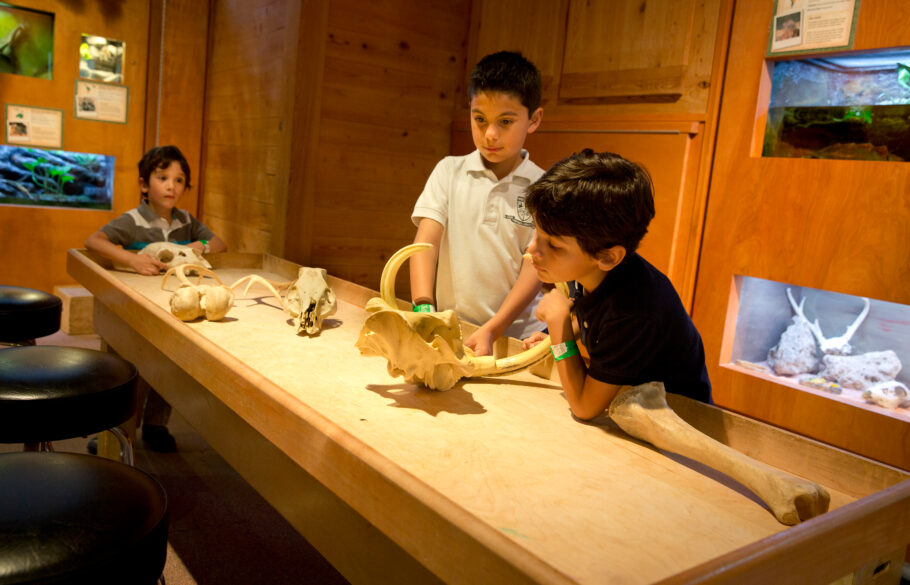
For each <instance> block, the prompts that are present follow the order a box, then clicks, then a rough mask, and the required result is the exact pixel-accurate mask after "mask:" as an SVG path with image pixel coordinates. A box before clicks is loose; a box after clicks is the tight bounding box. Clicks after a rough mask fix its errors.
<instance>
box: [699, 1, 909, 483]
mask: <svg viewBox="0 0 910 585" xmlns="http://www.w3.org/2000/svg"><path fill="white" fill-rule="evenodd" d="M772 9H773V6H772V4H771V3H754V4H752V3H739V4H737V9H736V14H735V18H734V22H733V31H732V35H733V38H734V39H736V40H737V42H735V43H733V44H732V46H731V52H730V56H729V59H730V62H731V63H735V64H736V66H735V67H731V68H729V69H728V72H727V76H726V80H725V87H728V88H735V91H733V90H731V91H727V92H726V93H725V95H724V98H723V103H722V114H721V118H720V125H719V129H718V138H717V155H716V162H715V165H714V170H713V175H712V181H711V192H710V196H709V204H708V215H707V219H706V227H705V235H704V242H703V245H702V253H701V261H700V265H699V273H698V285H697V288H696V294H695V305H694V315H693V316H694V320H695V324H696V326H697V327H698V329H699V331H700V332H701V334H702V337H703V338H704V340H705V349H706V352H707V359H708V366H709V369H710V376H711V381H712V384H713V387H714V390H715V400H716V401H717V403H718V404H720V405H722V406H725V407H727V408H730V409H732V410H736V411H739V412H743V413H745V414H748V415H750V416H754V417H756V418H759V419H762V420H765V421H768V422H771V423H772V424H775V425H778V426H782V427H785V428H788V429H791V430H794V431H796V432H799V433H802V434H806V435H808V436H811V437H814V438H816V439H820V440H822V441H825V442H828V443H831V444H834V445H838V446H840V447H843V448H846V449H848V450H851V451H854V452H857V453H861V454H863V455H866V456H869V457H872V458H875V459H878V460H881V461H886V462H888V463H890V464H893V465H898V466H900V467H903V468H904V469H908V468H910V425H908V424H907V423H906V422H905V421H902V420H900V419H898V418H894V417H889V416H887V415H884V414H880V413H878V412H875V411H874V410H872V409H868V410H867V409H864V408H862V407H853V406H850V405H846V404H843V403H837V402H835V401H833V400H828V399H826V398H822V397H820V396H816V395H813V394H810V393H808V392H803V391H800V390H796V389H793V388H790V387H787V386H783V385H780V384H775V383H773V382H771V381H768V380H763V379H760V378H758V377H755V376H751V375H749V374H747V373H745V371H734V370H732V369H730V368H721V367H719V365H718V364H719V363H720V362H721V361H722V360H725V359H729V353H728V356H727V358H725V357H724V351H725V350H724V347H723V346H724V343H723V342H722V340H723V334H724V328H725V325H726V323H727V321H728V320H729V319H732V317H728V316H727V313H728V311H729V310H730V308H731V306H733V304H734V302H735V298H734V297H735V295H731V284H732V280H733V276H734V275H746V276H753V277H758V278H763V279H769V280H774V281H779V282H785V283H790V284H793V285H798V286H806V287H811V288H817V289H825V290H830V291H835V292H839V293H845V294H850V295H857V296H867V297H870V298H874V299H880V300H885V301H891V302H895V303H902V304H910V287H908V286H907V284H906V283H907V282H908V281H910V246H908V240H907V228H906V226H907V225H910V207H908V203H907V202H908V196H907V195H908V193H910V164H908V163H904V162H899V163H885V162H864V161H845V160H810V159H792V158H762V157H761V156H759V155H758V154H756V153H755V151H754V150H753V149H754V146H753V145H755V144H760V143H761V136H762V135H763V131H764V128H763V125H762V120H763V119H764V112H765V111H766V108H767V99H768V93H769V92H768V88H767V86H766V85H763V84H765V83H766V81H767V73H766V71H765V57H764V52H765V49H766V47H767V41H768V38H767V34H768V30H769V23H770V22H771V17H772ZM907 17H908V8H907V4H906V3H905V2H902V1H899V0H883V1H881V2H864V3H863V4H862V7H861V9H860V12H859V19H858V22H857V24H856V30H857V35H856V41H855V48H856V49H857V50H862V49H875V48H879V47H883V46H894V45H904V46H906V45H910V29H908V28H907V27H905V26H904V27H895V26H894V24H893V23H894V22H897V21H902V22H906V19H907ZM756 119H757V121H756ZM781 301H782V302H784V303H786V300H785V299H781ZM823 327H824V325H823ZM726 343H727V345H728V346H729V344H730V343H732V340H731V341H727V342H726Z"/></svg>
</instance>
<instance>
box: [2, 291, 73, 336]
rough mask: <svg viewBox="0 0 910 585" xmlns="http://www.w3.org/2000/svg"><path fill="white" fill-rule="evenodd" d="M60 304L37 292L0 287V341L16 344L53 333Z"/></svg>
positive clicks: (61, 307)
mask: <svg viewBox="0 0 910 585" xmlns="http://www.w3.org/2000/svg"><path fill="white" fill-rule="evenodd" d="M62 312H63V301H62V300H60V298H58V297H56V296H54V295H52V294H48V293H46V292H43V291H40V290H34V289H31V288H22V287H19V286H0V341H6V342H10V343H16V342H20V341H29V340H32V339H37V338H39V337H44V336H45V335H50V334H51V333H56V332H57V331H58V330H59V329H60V315H61V313H62Z"/></svg>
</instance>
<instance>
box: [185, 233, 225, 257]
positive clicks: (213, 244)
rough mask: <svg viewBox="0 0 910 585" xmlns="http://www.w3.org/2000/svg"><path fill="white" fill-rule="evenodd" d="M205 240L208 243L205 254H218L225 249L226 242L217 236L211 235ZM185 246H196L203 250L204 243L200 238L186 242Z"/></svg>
mask: <svg viewBox="0 0 910 585" xmlns="http://www.w3.org/2000/svg"><path fill="white" fill-rule="evenodd" d="M207 241H208V243H209V251H208V252H206V253H207V254H218V253H220V252H226V251H227V244H226V243H225V242H224V240H222V239H221V238H219V237H218V236H212V239H210V240H207ZM187 246H188V247H190V248H196V249H197V250H199V251H200V252H205V244H203V243H202V242H201V241H200V240H196V241H195V242H190V243H189V244H187Z"/></svg>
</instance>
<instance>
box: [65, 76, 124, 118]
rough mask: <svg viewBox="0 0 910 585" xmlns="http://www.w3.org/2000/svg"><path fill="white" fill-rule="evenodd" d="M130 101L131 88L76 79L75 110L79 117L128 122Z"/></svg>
mask: <svg viewBox="0 0 910 585" xmlns="http://www.w3.org/2000/svg"><path fill="white" fill-rule="evenodd" d="M128 102H129V89H128V88H127V87H126V86H123V85H108V84H105V83H94V82H91V81H79V80H77V81H76V107H75V109H74V112H75V114H76V117H77V118H80V119H83V120H96V121H98V122H119V123H121V124H126V114H127V104H128Z"/></svg>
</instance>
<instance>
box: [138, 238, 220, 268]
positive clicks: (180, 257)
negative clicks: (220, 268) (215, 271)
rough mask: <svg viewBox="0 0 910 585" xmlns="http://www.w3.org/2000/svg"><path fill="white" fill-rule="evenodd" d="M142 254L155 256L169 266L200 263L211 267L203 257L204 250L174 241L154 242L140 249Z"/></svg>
mask: <svg viewBox="0 0 910 585" xmlns="http://www.w3.org/2000/svg"><path fill="white" fill-rule="evenodd" d="M139 253H140V254H148V255H150V256H154V257H155V259H157V260H158V261H159V262H164V263H165V264H167V267H168V268H173V267H174V266H180V265H181V264H198V265H201V266H203V267H205V268H211V267H212V265H211V264H209V262H208V260H206V259H205V258H203V257H202V252H200V251H199V250H197V249H196V248H191V247H189V246H182V245H180V244H175V243H173V242H152V243H151V244H149V245H148V246H146V247H145V248H143V249H142V250H140V251H139Z"/></svg>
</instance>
